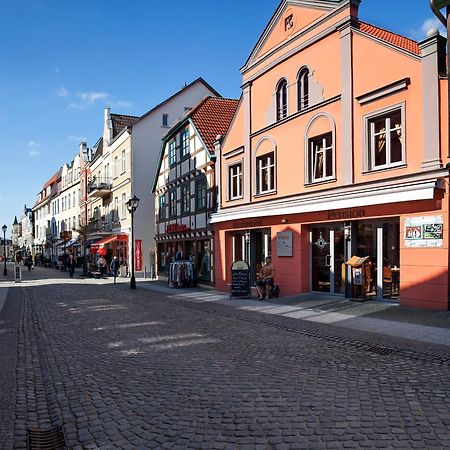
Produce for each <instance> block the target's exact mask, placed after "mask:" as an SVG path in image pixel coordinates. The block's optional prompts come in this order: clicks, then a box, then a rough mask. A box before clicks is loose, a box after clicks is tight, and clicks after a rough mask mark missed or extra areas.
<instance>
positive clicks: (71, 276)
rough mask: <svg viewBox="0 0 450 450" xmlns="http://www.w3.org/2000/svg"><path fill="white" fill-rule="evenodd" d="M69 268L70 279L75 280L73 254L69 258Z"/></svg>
mask: <svg viewBox="0 0 450 450" xmlns="http://www.w3.org/2000/svg"><path fill="white" fill-rule="evenodd" d="M67 267H68V268H69V275H70V278H73V274H74V272H75V257H74V256H73V253H70V255H69V257H68V258H67Z"/></svg>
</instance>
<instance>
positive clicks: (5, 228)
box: [2, 225, 8, 276]
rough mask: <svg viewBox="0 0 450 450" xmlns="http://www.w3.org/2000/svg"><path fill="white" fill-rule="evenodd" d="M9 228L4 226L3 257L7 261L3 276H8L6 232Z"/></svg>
mask: <svg viewBox="0 0 450 450" xmlns="http://www.w3.org/2000/svg"><path fill="white" fill-rule="evenodd" d="M7 229H8V227H7V226H6V225H3V226H2V231H3V257H4V259H5V268H4V269H3V275H5V276H6V275H8V271H7V270H6V230H7Z"/></svg>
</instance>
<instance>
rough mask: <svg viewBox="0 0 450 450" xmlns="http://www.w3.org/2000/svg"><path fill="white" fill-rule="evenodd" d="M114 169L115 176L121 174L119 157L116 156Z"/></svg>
mask: <svg viewBox="0 0 450 450" xmlns="http://www.w3.org/2000/svg"><path fill="white" fill-rule="evenodd" d="M113 171H114V178H116V177H118V176H119V157H118V156H114V165H113Z"/></svg>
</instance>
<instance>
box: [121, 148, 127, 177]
mask: <svg viewBox="0 0 450 450" xmlns="http://www.w3.org/2000/svg"><path fill="white" fill-rule="evenodd" d="M126 170H127V160H126V154H125V150H122V173H125V172H126Z"/></svg>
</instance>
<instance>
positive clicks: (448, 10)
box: [430, 0, 450, 152]
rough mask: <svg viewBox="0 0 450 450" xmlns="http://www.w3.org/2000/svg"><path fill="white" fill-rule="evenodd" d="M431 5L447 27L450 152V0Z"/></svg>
mask: <svg viewBox="0 0 450 450" xmlns="http://www.w3.org/2000/svg"><path fill="white" fill-rule="evenodd" d="M430 7H431V10H432V11H433V13H434V15H435V16H436V17H437V18H438V19H439V22H441V23H442V25H444V27H445V28H446V29H447V85H448V88H447V91H448V93H447V100H448V102H447V103H448V108H449V109H448V111H449V112H448V113H447V121H448V131H447V133H448V139H447V141H448V142H447V144H448V150H447V152H450V76H449V70H448V57H449V55H450V39H449V37H450V20H449V16H450V0H430ZM443 8H445V16H444V15H443V14H442V13H441V9H443Z"/></svg>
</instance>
